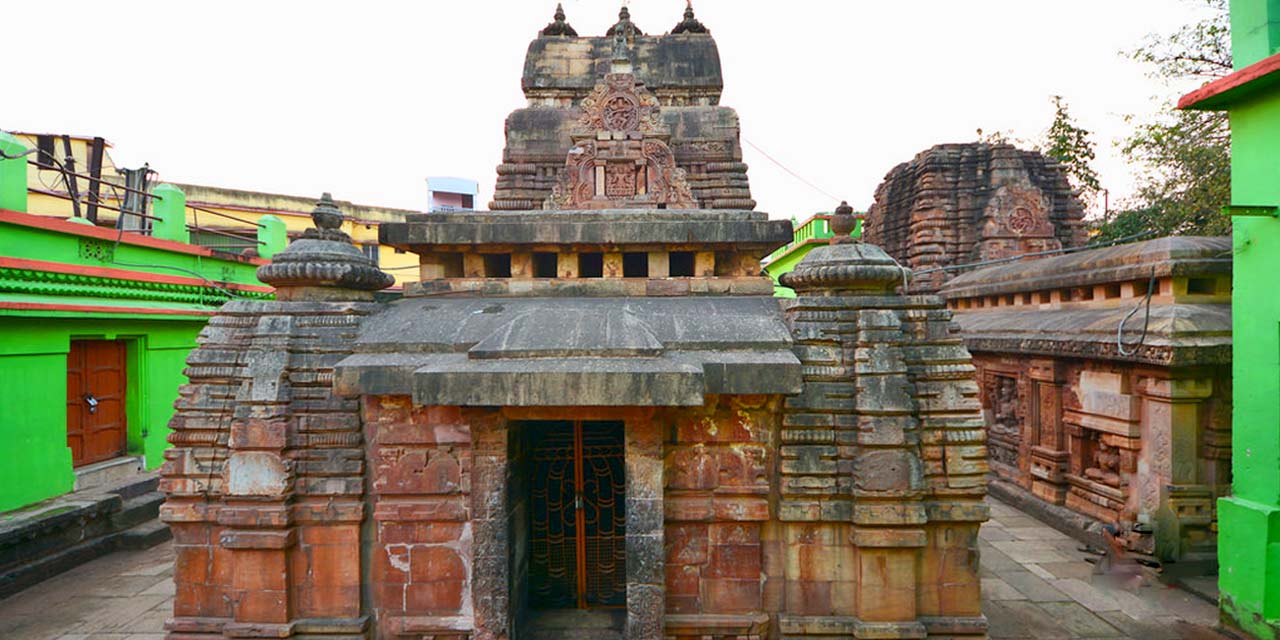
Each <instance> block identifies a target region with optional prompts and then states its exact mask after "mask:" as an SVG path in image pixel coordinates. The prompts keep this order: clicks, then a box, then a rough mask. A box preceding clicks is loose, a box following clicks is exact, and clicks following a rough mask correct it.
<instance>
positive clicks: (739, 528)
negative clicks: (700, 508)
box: [707, 522, 760, 544]
mask: <svg viewBox="0 0 1280 640" xmlns="http://www.w3.org/2000/svg"><path fill="white" fill-rule="evenodd" d="M707 533H708V535H709V536H710V540H711V544H760V525H758V524H753V523H744V522H714V523H712V524H711V525H710V526H708V528H707Z"/></svg>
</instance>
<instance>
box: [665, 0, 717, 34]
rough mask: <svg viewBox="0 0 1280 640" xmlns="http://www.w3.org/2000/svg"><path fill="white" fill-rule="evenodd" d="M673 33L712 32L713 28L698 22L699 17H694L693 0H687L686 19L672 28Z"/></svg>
mask: <svg viewBox="0 0 1280 640" xmlns="http://www.w3.org/2000/svg"><path fill="white" fill-rule="evenodd" d="M671 33H672V34H677V33H711V30H710V29H708V28H707V27H706V25H704V24H702V23H701V22H698V19H697V18H695V17H693V0H686V4H685V9H684V20H682V21H681V22H680V24H677V25H676V26H675V28H674V29H672V30H671Z"/></svg>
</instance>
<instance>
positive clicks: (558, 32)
mask: <svg viewBox="0 0 1280 640" xmlns="http://www.w3.org/2000/svg"><path fill="white" fill-rule="evenodd" d="M538 35H540V36H568V37H571V38H576V37H578V32H577V31H575V30H574V28H573V27H571V26H569V23H568V22H565V21H564V5H563V4H560V3H556V15H555V20H553V21H552V22H551V23H550V24H548V25H547V26H546V27H545V28H543V29H542V31H539V32H538Z"/></svg>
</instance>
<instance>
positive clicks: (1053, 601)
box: [979, 498, 1238, 640]
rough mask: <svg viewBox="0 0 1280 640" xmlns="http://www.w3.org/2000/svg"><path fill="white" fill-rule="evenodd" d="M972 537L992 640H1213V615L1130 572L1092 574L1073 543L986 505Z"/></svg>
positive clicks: (999, 506) (1219, 635)
mask: <svg viewBox="0 0 1280 640" xmlns="http://www.w3.org/2000/svg"><path fill="white" fill-rule="evenodd" d="M987 501H988V502H989V503H990V504H991V521H990V522H988V523H987V524H985V525H983V526H982V530H981V531H980V533H979V536H980V546H981V548H982V565H981V572H980V575H981V578H982V610H983V613H985V614H987V619H988V621H989V622H990V624H991V637H992V638H993V639H1005V638H1034V639H1036V640H1039V639H1041V638H1068V639H1074V638H1131V639H1132V640H1166V639H1168V640H1181V639H1190V640H1218V639H1227V638H1236V637H1238V636H1234V635H1229V634H1226V633H1224V632H1222V631H1218V630H1215V626H1216V625H1217V623H1218V609H1217V607H1215V606H1214V605H1212V604H1210V603H1208V602H1206V601H1204V600H1201V599H1200V598H1198V597H1197V596H1194V595H1192V594H1190V593H1188V592H1186V591H1182V590H1181V589H1176V588H1173V587H1169V586H1166V585H1164V584H1161V583H1159V582H1156V581H1155V580H1154V579H1152V578H1153V575H1152V574H1150V572H1149V571H1145V570H1143V569H1142V568H1141V567H1139V566H1138V565H1135V564H1119V565H1118V566H1116V567H1115V568H1113V569H1112V570H1110V571H1106V572H1102V573H1095V571H1094V565H1093V564H1091V563H1090V562H1088V561H1087V559H1097V558H1098V556H1096V555H1093V554H1090V553H1086V552H1082V551H1080V548H1081V547H1082V546H1083V545H1082V544H1081V543H1080V542H1078V541H1076V540H1075V539H1073V538H1070V537H1068V536H1067V535H1065V534H1063V533H1060V532H1058V531H1057V530H1056V529H1053V528H1052V527H1049V526H1048V525H1045V524H1043V523H1041V522H1040V521H1039V520H1036V519H1034V518H1032V517H1030V516H1028V515H1026V514H1024V513H1022V512H1021V511H1018V510H1017V509H1014V508H1013V507H1011V506H1009V505H1006V504H1004V503H1002V502H999V501H998V500H995V499H992V498H988V499H987Z"/></svg>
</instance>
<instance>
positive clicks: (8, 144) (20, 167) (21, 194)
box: [0, 131, 27, 213]
mask: <svg viewBox="0 0 1280 640" xmlns="http://www.w3.org/2000/svg"><path fill="white" fill-rule="evenodd" d="M0 151H3V152H4V154H5V155H6V156H20V157H17V158H5V157H0V209H8V210H10V211H20V212H22V213H26V212H27V158H26V156H23V155H22V154H24V153H26V152H27V147H26V146H25V145H23V144H22V142H20V141H19V140H18V139H17V138H15V137H13V136H12V135H10V134H8V133H5V132H3V131H0Z"/></svg>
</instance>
